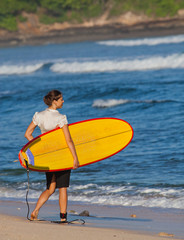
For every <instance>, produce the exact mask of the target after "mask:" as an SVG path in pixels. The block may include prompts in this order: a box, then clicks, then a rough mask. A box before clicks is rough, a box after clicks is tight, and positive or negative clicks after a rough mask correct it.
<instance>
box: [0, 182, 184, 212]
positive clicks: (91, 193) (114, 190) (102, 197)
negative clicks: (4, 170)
mask: <svg viewBox="0 0 184 240" xmlns="http://www.w3.org/2000/svg"><path fill="white" fill-rule="evenodd" d="M24 185H25V186H24V188H25V187H26V184H24ZM25 192H26V188H25V189H14V188H9V189H7V188H5V187H1V188H0V198H1V199H11V198H13V199H17V200H24V199H25ZM40 194H41V190H35V189H30V191H29V200H30V201H31V202H35V201H37V199H38V197H39V195H40ZM51 200H58V192H56V193H55V194H54V195H53V196H52V197H51ZM69 200H70V201H74V202H79V203H88V204H98V205H102V204H103V205H111V206H144V207H162V208H179V209H184V190H183V189H182V188H175V189H174V188H149V187H136V186H130V185H127V186H110V185H108V186H100V185H97V184H86V185H73V186H71V187H70V188H69Z"/></svg>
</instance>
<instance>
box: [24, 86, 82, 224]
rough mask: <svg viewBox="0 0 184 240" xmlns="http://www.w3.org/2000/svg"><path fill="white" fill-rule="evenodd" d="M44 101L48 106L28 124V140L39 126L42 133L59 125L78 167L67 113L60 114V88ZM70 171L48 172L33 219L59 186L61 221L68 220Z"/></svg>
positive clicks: (32, 214) (74, 166)
mask: <svg viewBox="0 0 184 240" xmlns="http://www.w3.org/2000/svg"><path fill="white" fill-rule="evenodd" d="M44 102H45V104H46V105H47V106H48V108H46V109H45V110H44V111H42V112H36V113H35V114H34V116H33V119H32V122H31V123H30V125H29V126H28V128H27V130H26V132H25V135H24V136H25V137H26V138H27V140H28V141H31V140H32V139H33V136H32V134H33V132H34V130H35V128H36V127H37V126H38V127H39V128H40V130H41V133H42V134H43V133H45V132H48V131H50V130H53V129H55V128H57V127H60V128H62V129H63V133H64V136H65V140H66V143H67V145H68V147H69V149H70V152H71V154H72V156H73V169H76V168H78V167H79V161H78V157H77V153H76V150H75V146H74V143H73V140H72V138H71V135H70V131H69V128H68V121H67V117H66V115H62V114H60V113H59V111H58V110H57V109H60V108H62V106H63V103H64V100H63V96H62V93H61V92H60V91H58V90H52V91H50V92H49V93H48V94H47V95H46V96H45V97H44ZM66 161H67V159H66ZM70 173H71V170H65V171H57V172H46V181H47V189H46V190H45V191H43V192H42V193H41V195H40V197H39V199H38V201H37V204H36V207H35V209H34V210H33V212H32V213H31V220H37V217H38V213H39V210H40V208H41V207H42V206H43V204H44V203H45V202H46V201H47V200H48V199H49V197H50V196H51V195H52V194H53V193H54V192H55V189H56V188H59V206H60V218H61V221H62V222H65V221H66V220H67V202H68V196H67V188H68V187H69V182H70Z"/></svg>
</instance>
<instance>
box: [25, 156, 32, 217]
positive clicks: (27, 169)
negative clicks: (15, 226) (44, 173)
mask: <svg viewBox="0 0 184 240" xmlns="http://www.w3.org/2000/svg"><path fill="white" fill-rule="evenodd" d="M24 161H25V163H26V171H27V191H26V204H27V219H28V220H29V221H32V220H31V219H30V218H29V212H30V208H29V202H28V194H29V167H28V162H27V161H26V160H25V159H24Z"/></svg>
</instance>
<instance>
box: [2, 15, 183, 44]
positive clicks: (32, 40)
mask: <svg viewBox="0 0 184 240" xmlns="http://www.w3.org/2000/svg"><path fill="white" fill-rule="evenodd" d="M180 34H184V22H183V21H182V22H181V23H180V24H178V20H172V21H171V20H170V21H169V20H168V21H153V22H144V23H138V24H135V25H132V26H127V25H122V24H120V23H116V24H106V25H102V26H93V27H82V26H80V27H70V28H66V29H61V30H52V31H49V32H45V33H40V34H37V35H33V34H32V35H31V34H30V35H26V34H25V35H24V34H23V33H19V32H15V33H10V32H9V33H8V34H6V35H5V36H1V38H0V48H4V47H16V46H26V45H31V46H34V45H46V44H62V43H75V42H85V41H102V40H117V39H132V38H145V37H158V36H170V35H180Z"/></svg>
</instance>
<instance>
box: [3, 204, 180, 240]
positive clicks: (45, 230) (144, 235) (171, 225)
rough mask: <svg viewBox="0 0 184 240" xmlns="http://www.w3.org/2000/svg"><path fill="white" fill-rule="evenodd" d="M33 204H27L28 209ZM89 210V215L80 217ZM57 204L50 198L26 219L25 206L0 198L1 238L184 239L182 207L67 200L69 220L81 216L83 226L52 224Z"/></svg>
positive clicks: (57, 207)
mask: <svg viewBox="0 0 184 240" xmlns="http://www.w3.org/2000/svg"><path fill="white" fill-rule="evenodd" d="M33 208H34V203H31V204H30V210H32V209H33ZM84 210H88V211H89V213H90V216H89V217H87V216H79V213H81V212H82V211H84ZM58 212H59V206H58V204H57V202H55V201H50V202H49V203H47V204H45V205H44V206H43V208H42V209H41V210H40V213H39V219H44V220H46V221H43V222H36V221H34V222H33V221H32V222H30V221H28V220H27V218H26V215H27V205H26V204H25V203H22V202H15V201H0V239H2V240H4V239H9V240H14V239H27V240H29V239H45V240H46V239H52V238H54V237H56V236H59V234H62V235H63V234H64V236H65V239H80V240H82V239H101V240H103V239H125V240H129V239H130V240H131V239H132V240H133V239H134V240H139V239H141V240H143V239H146V240H151V239H155V240H156V239H165V238H172V239H184V229H183V227H182V226H184V210H179V209H159V208H144V207H110V206H98V205H84V204H83V205H82V204H73V203H69V206H68V220H69V221H71V220H74V219H83V220H84V221H85V224H84V225H81V224H80V223H75V224H67V225H65V224H64V225H63V224H54V223H51V222H50V220H52V221H53V220H59V214H58Z"/></svg>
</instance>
